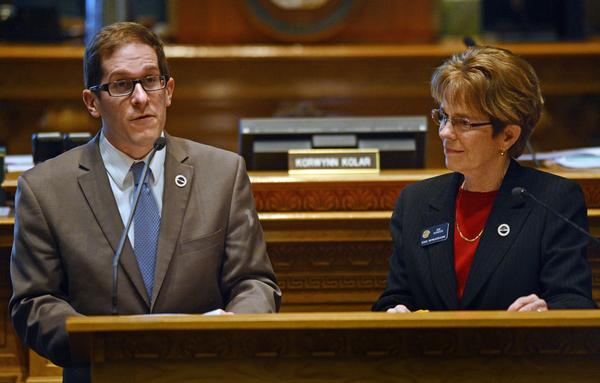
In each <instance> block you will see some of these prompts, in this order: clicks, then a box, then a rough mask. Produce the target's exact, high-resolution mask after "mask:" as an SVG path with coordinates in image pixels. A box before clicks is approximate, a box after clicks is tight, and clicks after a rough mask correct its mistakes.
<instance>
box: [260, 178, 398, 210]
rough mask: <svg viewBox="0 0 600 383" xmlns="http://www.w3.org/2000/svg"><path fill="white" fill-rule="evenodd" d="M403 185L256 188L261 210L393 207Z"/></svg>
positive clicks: (381, 208) (386, 208) (376, 208)
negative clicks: (286, 188) (281, 188)
mask: <svg viewBox="0 0 600 383" xmlns="http://www.w3.org/2000/svg"><path fill="white" fill-rule="evenodd" d="M401 189H402V186H399V185H390V186H370V187H364V186H358V187H356V186H350V187H340V186H336V185H335V184H334V183H332V184H327V185H323V186H322V187H320V188H318V189H317V188H311V189H309V190H306V189H296V190H254V198H255V201H256V208H257V210H258V211H260V212H289V211H371V210H392V209H393V208H394V205H395V203H396V199H397V198H398V194H399V193H400V190H401Z"/></svg>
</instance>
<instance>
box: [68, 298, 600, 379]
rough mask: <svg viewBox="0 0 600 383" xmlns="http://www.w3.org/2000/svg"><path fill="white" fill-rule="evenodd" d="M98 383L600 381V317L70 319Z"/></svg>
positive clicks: (77, 351) (577, 313)
mask: <svg viewBox="0 0 600 383" xmlns="http://www.w3.org/2000/svg"><path fill="white" fill-rule="evenodd" d="M67 329H68V331H69V333H70V339H71V342H72V347H73V352H74V355H77V356H78V357H80V358H83V359H87V360H90V361H91V364H92V381H93V382H111V383H117V382H127V383H129V382H219V383H221V382H255V383H257V382H305V381H308V382H349V381H352V382H381V381H395V382H442V381H444V382H463V381H467V382H475V381H485V382H538V381H544V382H567V381H576V382H598V381H600V310H569V311H549V312H541V313H538V312H531V313H507V312H496V311H489V312H423V313H419V312H417V313H412V314H395V315H394V314H386V313H368V312H364V313H357V312H349V313H288V314H256V315H255V314H246V315H244V314H242V315H231V316H218V317H217V316H212V317H204V316H197V315H189V316H188V315H186V316H180V315H159V316H129V317H125V316H123V317H108V316H107V317H73V318H69V319H68V320H67Z"/></svg>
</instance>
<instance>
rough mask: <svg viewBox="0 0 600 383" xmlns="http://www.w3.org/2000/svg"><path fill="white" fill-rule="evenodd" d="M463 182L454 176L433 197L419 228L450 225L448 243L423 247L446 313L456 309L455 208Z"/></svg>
mask: <svg viewBox="0 0 600 383" xmlns="http://www.w3.org/2000/svg"><path fill="white" fill-rule="evenodd" d="M462 180H463V178H462V176H461V175H460V174H458V173H454V174H453V177H452V178H451V180H450V182H449V183H448V185H447V187H446V188H445V189H444V190H442V191H441V192H440V193H438V194H436V195H435V196H434V198H433V199H432V200H431V202H430V203H429V212H427V213H426V214H425V227H423V228H422V230H423V229H426V228H428V227H431V226H435V225H439V224H443V223H448V224H449V225H448V239H446V240H445V241H442V242H438V243H434V244H432V245H429V246H426V250H427V253H428V257H429V265H430V269H431V277H432V283H433V284H434V286H435V288H436V290H437V292H438V294H439V295H440V297H441V299H442V301H444V303H445V304H446V306H447V308H448V309H449V310H455V309H457V308H458V297H457V296H456V276H455V272H454V205H455V202H456V193H457V190H458V188H459V186H460V184H461V183H462ZM422 230H421V231H422Z"/></svg>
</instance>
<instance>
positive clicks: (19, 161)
mask: <svg viewBox="0 0 600 383" xmlns="http://www.w3.org/2000/svg"><path fill="white" fill-rule="evenodd" d="M4 166H5V168H6V171H7V172H8V173H16V172H24V171H26V170H29V169H31V168H32V167H33V156H32V155H31V154H11V155H7V156H6V157H5V158H4Z"/></svg>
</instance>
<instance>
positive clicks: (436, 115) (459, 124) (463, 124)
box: [431, 108, 492, 133]
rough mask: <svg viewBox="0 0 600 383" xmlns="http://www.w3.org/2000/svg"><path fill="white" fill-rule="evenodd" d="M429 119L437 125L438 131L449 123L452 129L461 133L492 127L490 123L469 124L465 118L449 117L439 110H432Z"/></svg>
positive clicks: (469, 121)
mask: <svg viewBox="0 0 600 383" xmlns="http://www.w3.org/2000/svg"><path fill="white" fill-rule="evenodd" d="M431 118H432V119H433V122H435V123H436V124H437V125H439V127H440V129H442V128H443V127H444V125H446V123H447V122H448V121H450V123H451V124H452V127H453V128H454V129H455V130H456V131H459V132H461V133H463V132H468V131H471V130H474V129H475V128H478V127H480V126H485V125H492V121H484V122H471V120H469V119H468V118H465V117H449V116H448V115H447V114H446V112H444V110H443V109H441V108H440V109H432V110H431Z"/></svg>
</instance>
